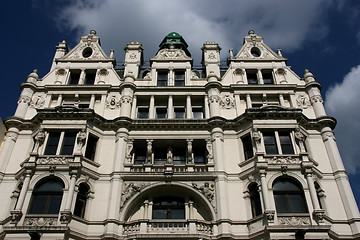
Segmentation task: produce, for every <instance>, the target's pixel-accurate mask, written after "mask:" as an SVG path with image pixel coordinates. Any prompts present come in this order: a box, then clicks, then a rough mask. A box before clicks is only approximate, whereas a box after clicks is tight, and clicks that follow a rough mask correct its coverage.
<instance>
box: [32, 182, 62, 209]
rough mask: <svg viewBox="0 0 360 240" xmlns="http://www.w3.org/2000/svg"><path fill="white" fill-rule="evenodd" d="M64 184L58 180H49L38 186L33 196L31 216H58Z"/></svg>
mask: <svg viewBox="0 0 360 240" xmlns="http://www.w3.org/2000/svg"><path fill="white" fill-rule="evenodd" d="M63 189H64V183H63V182H62V181H61V180H60V179H58V178H48V179H46V180H44V181H42V182H41V183H40V184H38V185H37V186H36V187H35V189H34V191H33V194H32V200H31V204H30V208H29V213H30V214H58V213H59V210H60V205H61V200H62V195H63Z"/></svg>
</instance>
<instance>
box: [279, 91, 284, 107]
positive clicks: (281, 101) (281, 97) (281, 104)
mask: <svg viewBox="0 0 360 240" xmlns="http://www.w3.org/2000/svg"><path fill="white" fill-rule="evenodd" d="M279 102H280V106H282V107H285V101H284V96H283V95H282V94H279Z"/></svg>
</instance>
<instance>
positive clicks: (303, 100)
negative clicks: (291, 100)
mask: <svg viewBox="0 0 360 240" xmlns="http://www.w3.org/2000/svg"><path fill="white" fill-rule="evenodd" d="M296 104H297V105H298V107H300V108H302V109H306V108H309V107H310V106H311V103H310V101H309V98H308V97H307V96H306V95H304V94H301V95H299V96H298V98H297V99H296Z"/></svg>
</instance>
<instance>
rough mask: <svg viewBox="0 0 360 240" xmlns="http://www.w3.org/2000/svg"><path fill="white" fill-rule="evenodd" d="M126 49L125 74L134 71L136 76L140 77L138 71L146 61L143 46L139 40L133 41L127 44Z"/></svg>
mask: <svg viewBox="0 0 360 240" xmlns="http://www.w3.org/2000/svg"><path fill="white" fill-rule="evenodd" d="M124 50H125V61H124V66H125V72H124V73H125V75H127V74H128V73H132V74H133V76H134V78H138V77H139V76H138V73H139V70H140V68H141V66H142V65H143V63H144V56H143V50H144V49H143V47H142V44H141V43H139V42H131V43H129V44H127V45H126V47H125V48H124Z"/></svg>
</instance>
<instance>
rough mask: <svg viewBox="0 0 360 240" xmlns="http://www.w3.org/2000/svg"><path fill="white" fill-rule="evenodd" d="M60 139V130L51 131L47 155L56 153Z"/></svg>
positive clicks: (46, 150)
mask: <svg viewBox="0 0 360 240" xmlns="http://www.w3.org/2000/svg"><path fill="white" fill-rule="evenodd" d="M59 139H60V132H50V133H49V137H48V141H47V144H46V148H45V152H44V154H45V155H55V154H56V149H57V147H58V143H59Z"/></svg>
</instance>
